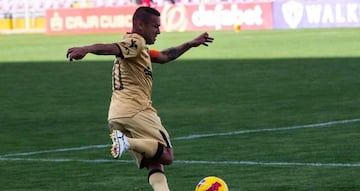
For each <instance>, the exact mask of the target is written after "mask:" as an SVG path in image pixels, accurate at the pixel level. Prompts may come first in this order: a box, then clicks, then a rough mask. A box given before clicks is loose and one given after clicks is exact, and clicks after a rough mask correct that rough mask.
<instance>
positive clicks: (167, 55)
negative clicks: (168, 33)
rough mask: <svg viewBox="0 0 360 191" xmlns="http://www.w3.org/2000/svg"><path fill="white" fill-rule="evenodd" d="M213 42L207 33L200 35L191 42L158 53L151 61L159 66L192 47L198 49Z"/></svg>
mask: <svg viewBox="0 0 360 191" xmlns="http://www.w3.org/2000/svg"><path fill="white" fill-rule="evenodd" d="M213 40H214V38H212V37H210V36H209V34H208V33H207V32H205V33H202V34H201V35H199V36H198V37H196V38H194V39H193V40H191V41H188V42H185V43H183V44H181V45H179V46H176V47H171V48H168V49H165V50H163V51H161V52H159V55H158V56H157V57H156V58H152V61H153V62H156V63H160V64H164V63H167V62H169V61H171V60H175V59H176V58H178V57H179V56H181V55H182V54H184V53H185V52H186V51H188V50H189V49H191V48H193V47H198V46H200V45H204V46H208V44H209V43H212V42H213Z"/></svg>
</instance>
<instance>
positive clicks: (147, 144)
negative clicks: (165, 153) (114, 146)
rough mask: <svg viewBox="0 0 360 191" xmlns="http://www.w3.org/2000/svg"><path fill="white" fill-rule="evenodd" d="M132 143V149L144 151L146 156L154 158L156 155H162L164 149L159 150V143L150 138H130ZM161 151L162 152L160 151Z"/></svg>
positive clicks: (129, 140) (138, 151)
mask: <svg viewBox="0 0 360 191" xmlns="http://www.w3.org/2000/svg"><path fill="white" fill-rule="evenodd" d="M127 140H128V142H129V144H130V150H133V151H135V152H137V153H144V156H145V157H146V158H154V157H155V156H156V155H161V154H162V150H160V151H159V147H160V146H161V145H159V143H158V142H157V141H154V140H150V139H136V138H128V139H127ZM159 152H161V153H159Z"/></svg>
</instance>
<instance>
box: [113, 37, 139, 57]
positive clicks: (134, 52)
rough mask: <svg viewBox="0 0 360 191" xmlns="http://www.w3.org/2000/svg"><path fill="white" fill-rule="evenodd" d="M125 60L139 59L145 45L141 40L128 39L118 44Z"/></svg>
mask: <svg viewBox="0 0 360 191" xmlns="http://www.w3.org/2000/svg"><path fill="white" fill-rule="evenodd" d="M117 45H118V46H119V48H120V50H121V53H122V55H123V56H124V58H134V57H137V56H138V55H139V53H140V51H141V50H142V49H143V47H142V46H143V45H142V43H141V41H140V40H139V39H136V38H126V39H123V40H122V41H120V42H119V43H117Z"/></svg>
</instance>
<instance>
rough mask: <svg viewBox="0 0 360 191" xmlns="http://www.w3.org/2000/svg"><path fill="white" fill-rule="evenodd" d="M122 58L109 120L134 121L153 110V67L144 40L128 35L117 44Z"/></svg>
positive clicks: (118, 62)
mask: <svg viewBox="0 0 360 191" xmlns="http://www.w3.org/2000/svg"><path fill="white" fill-rule="evenodd" d="M117 45H118V47H119V48H120V50H121V52H122V55H123V58H121V57H116V60H115V61H114V65H113V70H112V90H113V92H112V97H111V103H110V108H109V115H108V119H114V118H121V117H132V116H134V115H135V114H136V113H138V112H139V111H143V110H146V109H151V110H154V111H155V109H154V108H153V107H152V106H151V89H152V65H151V58H150V54H149V49H148V48H147V46H146V43H145V39H144V38H143V37H142V36H140V35H138V34H135V33H128V34H126V35H125V36H124V38H123V39H122V41H120V42H119V43H117Z"/></svg>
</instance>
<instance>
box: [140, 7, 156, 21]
mask: <svg viewBox="0 0 360 191" xmlns="http://www.w3.org/2000/svg"><path fill="white" fill-rule="evenodd" d="M151 15H154V16H158V17H160V12H159V11H158V10H156V9H154V8H152V7H145V6H143V7H139V8H137V9H136V11H135V13H134V15H133V22H134V21H136V20H142V21H147V20H148V19H149V18H150V16H151Z"/></svg>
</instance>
